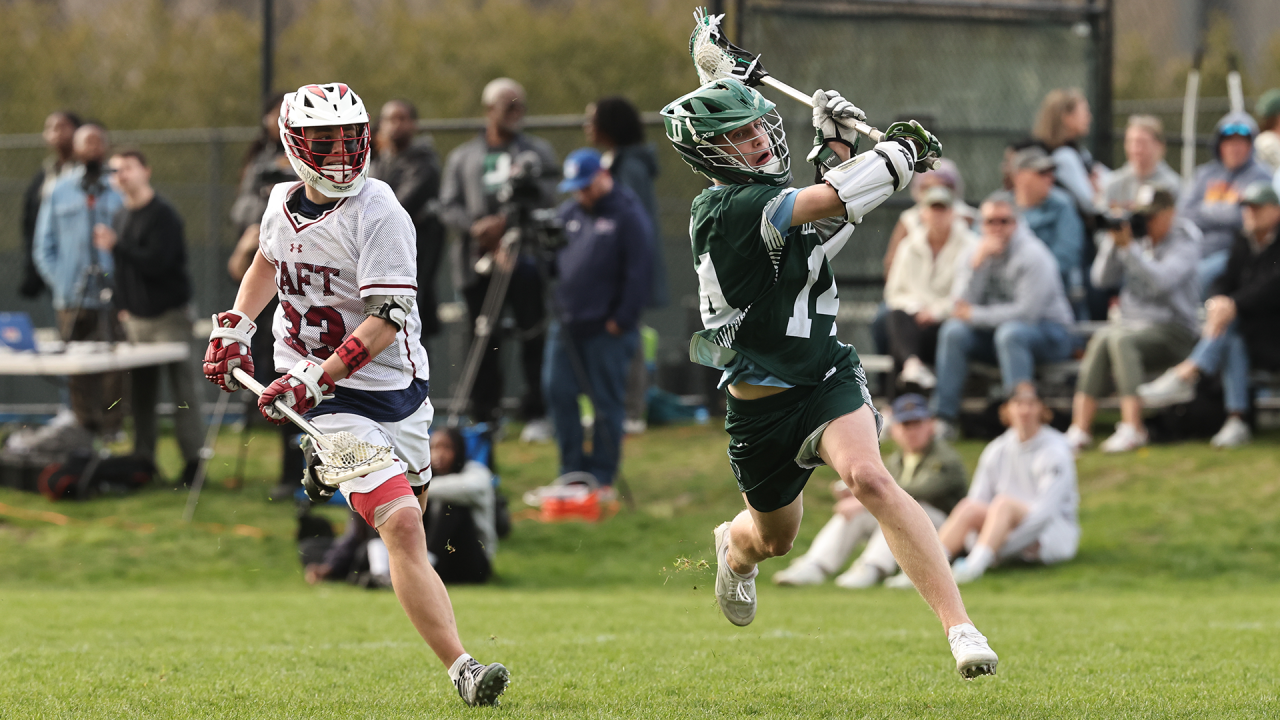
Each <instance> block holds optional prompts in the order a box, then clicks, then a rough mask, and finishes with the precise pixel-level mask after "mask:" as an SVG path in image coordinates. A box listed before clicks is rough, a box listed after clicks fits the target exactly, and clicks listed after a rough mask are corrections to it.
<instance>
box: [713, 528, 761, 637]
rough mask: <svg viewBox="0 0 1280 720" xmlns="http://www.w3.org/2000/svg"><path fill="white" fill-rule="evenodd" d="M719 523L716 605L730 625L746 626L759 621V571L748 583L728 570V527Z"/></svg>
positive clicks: (754, 572)
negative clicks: (757, 604) (757, 582)
mask: <svg viewBox="0 0 1280 720" xmlns="http://www.w3.org/2000/svg"><path fill="white" fill-rule="evenodd" d="M730 524H731V523H720V525H719V526H717V527H716V530H715V538H716V602H718V603H720V611H721V612H723V613H724V616H725V617H726V618H728V619H729V622H731V623H733V624H734V625H737V626H738V627H744V626H746V625H750V624H751V621H752V620H755V619H756V575H757V574H758V573H759V572H760V568H759V567H756V568H755V569H754V570H752V571H751V577H749V578H746V579H745V580H744V579H743V578H742V576H741V575H738V574H737V573H735V572H734V571H733V570H731V569H730V568H729V560H728V557H729V525H730Z"/></svg>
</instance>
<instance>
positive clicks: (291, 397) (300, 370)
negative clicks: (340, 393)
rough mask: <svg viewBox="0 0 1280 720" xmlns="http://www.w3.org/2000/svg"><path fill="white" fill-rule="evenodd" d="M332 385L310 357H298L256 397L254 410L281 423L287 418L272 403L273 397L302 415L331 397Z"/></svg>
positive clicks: (330, 379) (333, 383)
mask: <svg viewBox="0 0 1280 720" xmlns="http://www.w3.org/2000/svg"><path fill="white" fill-rule="evenodd" d="M336 385H337V383H335V382H334V381H333V378H331V377H329V373H327V372H325V371H324V368H322V367H320V365H318V364H317V363H313V362H311V361H310V360H299V361H298V364H297V365H294V366H293V369H292V370H290V371H289V374H287V375H285V376H284V377H282V378H280V379H279V380H276V381H275V382H273V383H271V384H270V385H268V386H267V389H266V390H264V391H262V395H260V396H259V397H258V411H259V412H261V413H262V417H264V418H266V419H268V420H270V421H271V422H273V423H275V424H277V425H283V424H285V423H287V422H289V418H287V417H285V416H284V413H282V412H280V411H279V410H278V409H277V408H276V407H275V405H276V402H277V401H279V402H281V403H283V404H284V405H285V406H286V407H289V408H292V409H293V411H294V412H296V413H298V414H299V415H302V414H304V413H307V412H309V411H311V410H312V409H314V408H315V406H317V405H319V404H320V401H321V400H328V399H329V398H331V397H333V389H334V387H336Z"/></svg>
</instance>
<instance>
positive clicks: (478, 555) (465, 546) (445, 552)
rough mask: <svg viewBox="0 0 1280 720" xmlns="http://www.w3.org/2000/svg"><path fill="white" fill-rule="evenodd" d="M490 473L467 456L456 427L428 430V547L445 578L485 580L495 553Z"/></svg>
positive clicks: (494, 510) (425, 519)
mask: <svg viewBox="0 0 1280 720" xmlns="http://www.w3.org/2000/svg"><path fill="white" fill-rule="evenodd" d="M493 480H494V479H493V472H492V471H490V470H489V468H488V467H487V466H486V465H485V464H484V463H481V462H477V461H475V460H471V459H469V458H468V457H467V443H466V440H465V439H464V438H463V437H462V433H461V432H459V431H458V429H457V428H445V429H443V430H437V431H435V432H433V433H431V486H430V487H429V488H428V489H427V506H426V513H425V514H424V515H423V522H424V523H425V524H426V531H427V549H428V550H429V551H430V553H431V555H432V560H431V565H432V566H433V567H434V568H435V569H436V573H437V574H438V575H440V579H441V580H443V581H444V582H447V583H482V582H488V580H489V577H490V576H491V575H492V574H493V558H494V556H495V555H497V553H498V531H497V515H496V513H497V496H496V493H495V491H494V488H493Z"/></svg>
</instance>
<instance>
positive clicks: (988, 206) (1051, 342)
mask: <svg viewBox="0 0 1280 720" xmlns="http://www.w3.org/2000/svg"><path fill="white" fill-rule="evenodd" d="M981 212H982V239H981V240H980V241H979V242H978V243H977V244H976V245H975V246H974V248H973V250H972V251H971V252H970V253H969V254H967V255H965V256H963V257H961V259H960V263H959V265H958V267H957V270H956V286H955V290H954V291H953V293H952V295H953V297H955V298H956V300H955V304H954V305H953V306H952V309H951V317H950V318H949V319H948V320H947V321H946V322H944V323H943V324H942V327H941V329H939V331H938V362H937V372H938V387H937V389H936V390H935V391H934V393H933V398H932V400H931V401H930V403H931V405H930V406H931V408H932V410H933V413H934V416H935V417H936V418H938V431H939V433H941V434H942V436H943V437H944V438H947V439H951V438H953V437H955V434H956V430H955V427H954V423H955V422H956V418H957V417H958V416H959V414H960V394H961V392H962V391H963V390H964V382H965V378H966V376H967V375H968V373H969V360H970V358H974V359H979V360H984V361H986V362H995V363H997V364H999V366H1000V375H1001V377H1002V378H1003V381H1004V388H1005V391H1006V392H1013V389H1014V388H1015V387H1017V386H1018V383H1021V382H1026V381H1028V380H1031V379H1032V378H1033V377H1034V375H1035V365H1036V363H1038V362H1041V363H1044V362H1056V361H1059V360H1064V359H1066V358H1067V357H1068V356H1069V355H1070V354H1071V349H1072V340H1071V334H1070V332H1069V331H1068V330H1067V326H1068V325H1070V324H1071V322H1072V316H1071V306H1070V305H1068V304H1067V296H1066V294H1065V293H1064V292H1063V290H1062V279H1061V276H1060V275H1059V273H1058V267H1057V264H1056V263H1055V262H1054V259H1053V255H1052V254H1051V253H1050V252H1049V250H1048V248H1046V247H1045V246H1044V243H1042V242H1040V241H1039V240H1037V239H1036V238H1035V236H1034V235H1032V234H1031V230H1030V229H1029V228H1028V227H1027V225H1026V223H1025V222H1022V221H1020V219H1019V216H1018V209H1017V205H1016V203H1015V201H1014V198H1013V196H1012V195H1010V194H1009V193H1007V192H1004V191H998V192H996V193H993V194H992V195H991V196H990V197H988V198H987V199H986V200H985V201H984V202H983V203H982V207H981Z"/></svg>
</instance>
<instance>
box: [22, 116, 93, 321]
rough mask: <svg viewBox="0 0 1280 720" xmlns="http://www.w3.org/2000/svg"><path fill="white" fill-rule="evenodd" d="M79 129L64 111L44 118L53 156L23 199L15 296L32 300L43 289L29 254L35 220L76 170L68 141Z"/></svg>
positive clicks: (34, 234)
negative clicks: (19, 281)
mask: <svg viewBox="0 0 1280 720" xmlns="http://www.w3.org/2000/svg"><path fill="white" fill-rule="evenodd" d="M78 127H80V118H79V117H77V116H76V114H75V113H72V112H68V111H66V110H59V111H58V112H55V113H50V114H49V117H47V118H45V119H44V144H45V145H47V146H48V147H49V150H50V151H51V152H52V153H53V154H52V155H49V156H48V157H46V158H45V159H44V162H43V163H41V164H40V169H39V170H37V171H36V174H35V175H34V176H32V178H31V183H30V184H29V185H27V191H26V193H24V194H23V196H22V284H21V285H19V286H18V294H19V295H21V296H22V297H24V298H28V299H35V298H37V297H39V296H40V293H42V292H44V289H45V285H44V279H43V278H41V277H40V272H39V271H38V270H36V263H35V259H34V257H33V256H32V253H31V246H32V243H33V242H34V241H35V237H36V218H37V217H38V216H39V215H40V205H41V204H42V203H44V201H45V200H47V199H48V198H49V193H51V192H53V186H54V185H56V184H57V182H58V181H59V180H61V179H62V178H63V177H66V176H67V175H69V174H71V172H72V170H74V169H75V167H76V161H75V155H74V153H73V152H72V148H71V138H72V137H73V136H74V135H75V132H76V128H78Z"/></svg>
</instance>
